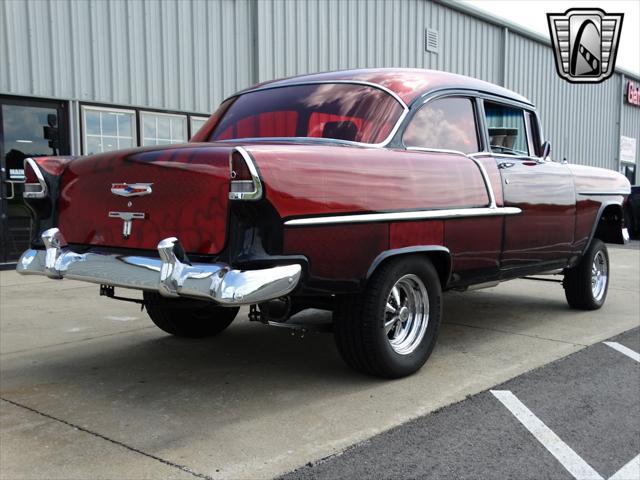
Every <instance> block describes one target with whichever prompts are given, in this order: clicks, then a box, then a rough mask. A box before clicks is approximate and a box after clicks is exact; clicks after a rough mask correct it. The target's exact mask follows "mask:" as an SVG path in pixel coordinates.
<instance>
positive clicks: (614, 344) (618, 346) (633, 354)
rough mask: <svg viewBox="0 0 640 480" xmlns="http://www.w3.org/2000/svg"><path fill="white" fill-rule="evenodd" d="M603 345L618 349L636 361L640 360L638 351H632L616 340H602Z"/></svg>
mask: <svg viewBox="0 0 640 480" xmlns="http://www.w3.org/2000/svg"><path fill="white" fill-rule="evenodd" d="M603 343H604V344H605V345H608V346H610V347H611V348H613V349H614V350H617V351H619V352H620V353H622V354H623V355H626V356H627V357H629V358H632V359H634V360H635V361H636V362H640V353H637V352H634V351H633V350H631V349H630V348H628V347H625V346H624V345H621V344H619V343H618V342H603Z"/></svg>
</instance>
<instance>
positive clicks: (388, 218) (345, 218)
mask: <svg viewBox="0 0 640 480" xmlns="http://www.w3.org/2000/svg"><path fill="white" fill-rule="evenodd" d="M521 212H522V210H520V209H519V208H517V207H494V208H491V207H476V208H454V209H446V210H420V211H410V212H389V213H361V214H355V215H336V216H330V217H307V218H295V219H292V220H287V221H286V222H284V224H285V226H287V227H295V226H303V225H328V224H340V223H364V222H394V221H400V220H430V219H449V218H469V217H493V216H500V215H518V214H519V213H521Z"/></svg>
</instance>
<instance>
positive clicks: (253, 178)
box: [229, 147, 262, 200]
mask: <svg viewBox="0 0 640 480" xmlns="http://www.w3.org/2000/svg"><path fill="white" fill-rule="evenodd" d="M229 167H230V177H231V182H230V188H229V199H231V200H259V199H261V198H262V182H261V181H260V176H259V175H258V170H257V169H256V166H255V165H254V163H253V160H252V159H251V157H250V156H249V153H248V152H247V151H246V150H245V149H244V148H242V147H236V148H235V149H234V150H233V152H231V157H230V159H229Z"/></svg>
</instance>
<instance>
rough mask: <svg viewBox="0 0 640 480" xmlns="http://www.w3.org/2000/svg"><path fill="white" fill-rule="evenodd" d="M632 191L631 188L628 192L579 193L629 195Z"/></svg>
mask: <svg viewBox="0 0 640 480" xmlns="http://www.w3.org/2000/svg"><path fill="white" fill-rule="evenodd" d="M630 193H631V189H629V190H628V191H626V192H622V191H618V192H578V195H629V194H630Z"/></svg>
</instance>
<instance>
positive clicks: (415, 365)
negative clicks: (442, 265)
mask: <svg viewBox="0 0 640 480" xmlns="http://www.w3.org/2000/svg"><path fill="white" fill-rule="evenodd" d="M416 277H417V278H418V279H419V280H421V282H422V284H423V285H424V287H425V289H426V296H427V297H428V301H429V310H428V312H429V315H428V321H427V323H426V329H425V330H424V333H423V336H422V337H421V339H420V337H419V336H417V339H419V341H418V340H416V342H414V344H415V346H414V349H413V350H412V351H410V352H406V353H398V351H397V350H396V348H398V347H397V346H396V347H393V346H392V343H391V340H390V338H389V337H390V336H391V337H393V336H394V335H395V334H396V332H395V330H394V329H392V330H391V331H390V332H389V333H385V328H384V325H385V322H386V321H387V320H388V319H389V316H393V315H395V314H394V313H387V310H386V309H385V308H386V306H387V300H388V299H390V295H391V290H392V288H393V287H394V285H396V282H398V281H399V280H402V281H407V279H411V281H412V282H415V278H416ZM403 279H404V280H403ZM416 285H418V283H417V282H416ZM420 291H421V290H420ZM400 293H406V292H405V291H404V290H402V291H401V292H400ZM406 298H407V297H406V295H405V299H406ZM392 306H393V305H392ZM399 307H400V305H398V311H400V308H399ZM398 316H400V315H398ZM409 318H411V319H414V318H417V317H415V316H410V317H409ZM441 318H442V289H441V286H440V279H439V277H438V273H437V272H436V269H435V268H434V267H433V264H432V263H431V262H430V261H429V260H428V259H426V258H424V257H416V256H411V257H404V258H400V259H397V260H391V261H389V262H387V263H385V264H383V265H382V266H381V267H380V268H378V270H376V272H375V273H374V274H373V276H372V277H371V279H370V280H369V282H368V284H367V287H366V289H365V291H364V293H363V294H362V295H360V296H348V297H347V296H345V297H342V298H339V299H338V302H337V306H336V309H335V311H334V336H335V340H336V344H337V347H338V351H339V352H340V354H341V356H342V358H343V359H344V361H345V362H346V363H347V364H348V365H349V366H351V367H352V368H354V369H355V370H358V371H360V372H363V373H366V374H370V375H375V376H378V377H383V378H400V377H405V376H407V375H411V374H412V373H414V372H416V371H417V370H419V369H420V367H422V365H424V363H425V362H426V361H427V359H428V358H429V355H431V352H432V351H433V348H434V346H435V343H436V339H437V338H438V333H439V330H440V323H441ZM412 321H413V320H412ZM408 322H409V320H407V321H406V322H402V324H401V325H396V326H397V327H400V329H402V328H405V327H403V326H405V325H408ZM389 323H390V322H389ZM389 323H387V324H389ZM397 323H398V322H396V324H397ZM417 324H419V323H416V325H417Z"/></svg>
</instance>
